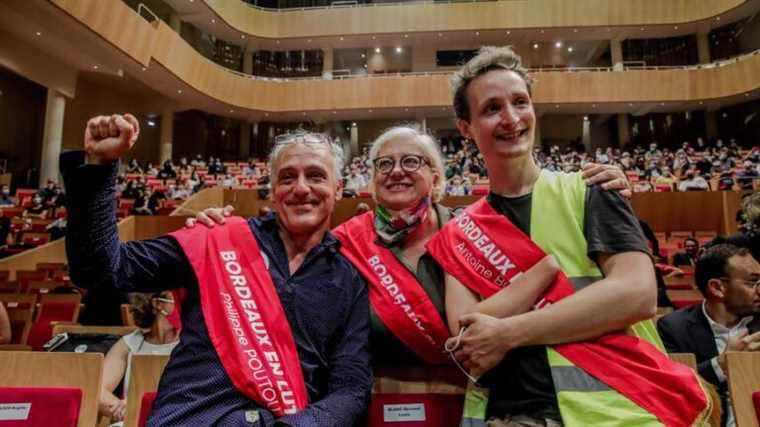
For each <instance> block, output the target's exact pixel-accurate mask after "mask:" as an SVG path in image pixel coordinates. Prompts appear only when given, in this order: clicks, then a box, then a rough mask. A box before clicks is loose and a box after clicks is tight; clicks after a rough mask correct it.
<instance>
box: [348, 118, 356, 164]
mask: <svg viewBox="0 0 760 427" xmlns="http://www.w3.org/2000/svg"><path fill="white" fill-rule="evenodd" d="M358 155H359V128H358V127H357V126H356V122H352V123H351V155H350V156H348V157H347V159H346V160H347V162H348V161H349V160H350V159H353V158H354V157H355V156H358Z"/></svg>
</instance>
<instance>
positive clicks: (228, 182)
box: [222, 173, 237, 188]
mask: <svg viewBox="0 0 760 427" xmlns="http://www.w3.org/2000/svg"><path fill="white" fill-rule="evenodd" d="M236 185H237V179H235V177H234V176H232V175H231V174H229V173H228V174H227V175H225V176H224V179H223V180H222V187H224V188H232V187H234V186H236Z"/></svg>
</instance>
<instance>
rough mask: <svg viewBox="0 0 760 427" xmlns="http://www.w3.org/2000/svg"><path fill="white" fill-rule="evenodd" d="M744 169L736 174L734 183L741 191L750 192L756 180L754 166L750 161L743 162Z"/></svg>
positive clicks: (756, 175)
mask: <svg viewBox="0 0 760 427" xmlns="http://www.w3.org/2000/svg"><path fill="white" fill-rule="evenodd" d="M743 166H744V168H743V169H742V170H740V171H739V172H738V173H737V174H736V181H737V182H738V183H739V186H740V187H741V188H742V190H752V186H753V183H754V181H755V179H757V178H758V174H757V170H756V168H755V165H754V164H753V163H752V162H751V161H750V160H745V161H744V165H743Z"/></svg>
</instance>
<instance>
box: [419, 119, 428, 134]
mask: <svg viewBox="0 0 760 427" xmlns="http://www.w3.org/2000/svg"><path fill="white" fill-rule="evenodd" d="M420 126H421V127H422V132H423V133H427V117H423V118H422V120H420Z"/></svg>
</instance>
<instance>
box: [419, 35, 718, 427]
mask: <svg viewBox="0 0 760 427" xmlns="http://www.w3.org/2000/svg"><path fill="white" fill-rule="evenodd" d="M453 89H454V109H455V112H456V115H457V118H458V120H457V127H458V128H459V131H460V132H461V134H462V135H463V136H464V137H466V138H468V139H471V140H474V142H475V143H476V144H477V146H478V148H479V149H480V152H481V153H482V154H483V156H484V158H485V163H486V166H487V169H488V176H489V179H490V182H491V193H490V194H489V195H488V197H487V198H485V199H483V200H481V201H480V202H478V203H476V204H475V205H472V206H470V207H469V208H467V209H466V210H465V212H464V213H463V214H462V215H461V216H460V217H459V218H458V220H455V221H451V223H450V224H448V225H447V226H446V227H444V229H443V230H442V231H441V232H440V233H439V235H438V236H436V238H434V239H433V240H431V242H430V243H429V244H428V249H429V251H430V252H431V254H432V255H433V256H434V257H435V258H436V259H437V260H438V261H439V262H440V263H441V265H442V267H443V268H444V270H446V271H447V272H449V273H450V274H452V275H453V276H455V277H456V278H457V279H458V280H453V281H452V283H449V284H447V290H446V292H447V307H446V308H447V311H449V313H450V315H449V317H450V318H451V317H453V316H452V314H451V310H459V312H460V313H461V314H462V316H461V317H460V318H459V322H460V325H461V326H462V327H466V330H465V331H464V332H463V334H462V337H461V340H460V341H459V343H458V344H459V346H458V350H457V351H456V353H455V355H456V357H457V359H458V360H459V361H460V362H461V363H462V364H463V366H464V368H465V369H467V370H468V371H469V373H470V374H471V375H472V376H473V377H475V378H480V381H479V382H480V384H482V385H483V386H485V387H486V388H487V389H488V391H489V392H490V397H489V399H488V403H487V405H485V404H482V405H480V406H481V408H479V410H483V409H485V416H483V414H482V413H481V414H474V413H473V412H477V411H476V409H478V408H477V406H478V405H473V404H472V402H473V400H469V402H470V405H469V407H468V408H466V409H465V417H466V418H469V419H470V421H472V422H473V424H475V425H477V424H485V423H487V424H488V425H489V426H493V427H501V426H544V425H546V426H556V425H562V424H564V425H572V426H590V425H637V426H650V425H652V426H654V425H663V424H665V425H693V424H695V423H698V422H701V420H703V419H704V416H705V412H706V409H707V407H709V402H708V400H707V399H706V397H705V394H704V392H703V390H702V389H701V387H700V385H699V383H698V381H697V379H696V376H695V375H694V373H693V372H690V371H689V370H688V369H684V368H683V367H682V365H674V364H672V362H670V361H669V359H668V358H667V356H665V355H664V354H663V353H662V352H661V351H660V349H661V348H662V347H661V343H660V341H659V338H658V337H657V335H656V331H655V330H654V328H653V325H652V324H651V322H649V321H647V322H645V323H637V322H641V321H644V320H646V319H649V318H650V317H652V316H653V315H654V313H655V305H656V294H657V292H656V286H655V276H654V267H653V264H652V261H651V258H650V256H649V254H648V253H647V252H648V251H647V244H646V241H645V239H644V237H643V235H642V232H641V229H640V227H639V224H638V221H637V220H636V218H635V216H634V215H633V213H632V211H631V208H630V205H629V204H628V202H627V201H626V200H624V199H623V198H621V197H620V196H619V195H618V194H617V193H615V192H606V191H602V189H601V188H599V187H596V186H591V187H587V186H586V185H585V184H584V183H583V181H582V179H581V173H572V174H565V173H558V172H549V171H546V170H540V169H539V167H538V166H537V165H536V163H535V160H534V158H533V156H532V152H533V147H534V143H535V141H534V136H535V128H536V126H537V123H536V116H535V112H534V110H533V104H532V102H531V79H530V77H529V76H528V75H527V73H526V72H525V69H523V68H522V66H521V64H520V59H519V57H517V56H516V55H515V54H514V53H513V52H512V51H511V50H510V49H509V48H483V49H482V50H481V52H480V53H479V54H478V55H477V56H476V57H475V58H473V59H472V60H471V61H470V62H468V63H467V64H466V65H465V66H464V67H463V68H462V70H461V71H460V72H459V73H457V74H456V75H455V77H454V79H453ZM607 185H609V184H607ZM546 253H549V254H552V255H554V256H555V257H556V258H557V260H558V262H559V264H560V266H561V267H562V270H563V271H564V274H560V275H558V278H557V281H556V283H555V284H554V285H553V286H552V287H550V289H549V291H547V292H546V294H544V295H543V296H542V297H541V298H540V299H539V300H538V301H536V305H535V306H534V307H533V308H534V309H533V310H531V311H529V312H527V313H524V314H520V315H516V316H512V317H504V318H502V316H500V315H499V313H498V311H496V312H491V313H487V314H483V313H472V312H471V310H472V307H473V306H474V305H475V303H477V301H478V300H479V299H480V298H487V297H488V296H490V295H492V294H493V293H495V292H497V291H498V289H500V288H503V287H504V286H508V285H509V284H510V280H511V279H512V278H514V277H516V276H517V275H518V274H519V273H520V272H521V271H525V269H526V268H528V267H530V265H532V264H533V263H535V262H536V261H537V260H538V259H540V258H541V257H542V256H544V255H545V254H546ZM623 330H628V331H629V332H631V334H630V335H625V334H623V333H622V332H619V331H623ZM633 335H637V336H639V337H644V338H647V339H648V341H647V340H645V339H639V338H636V337H635V336H633ZM673 393H678V394H677V395H678V396H679V397H681V399H673V395H674V394H673ZM482 406H485V408H483V407H482Z"/></svg>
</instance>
